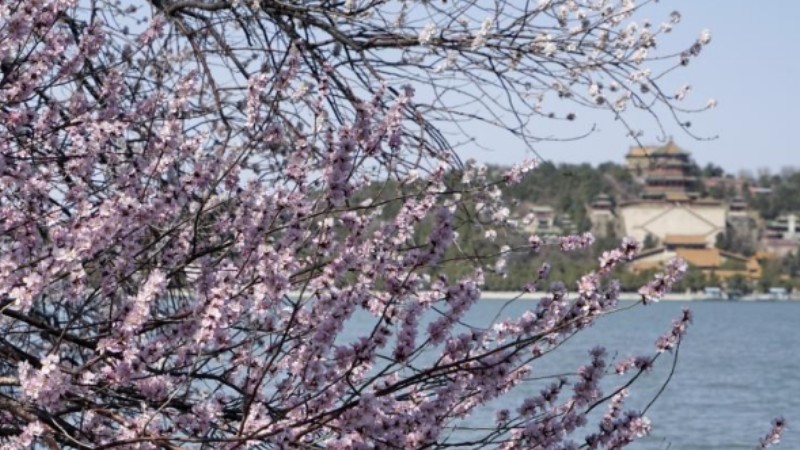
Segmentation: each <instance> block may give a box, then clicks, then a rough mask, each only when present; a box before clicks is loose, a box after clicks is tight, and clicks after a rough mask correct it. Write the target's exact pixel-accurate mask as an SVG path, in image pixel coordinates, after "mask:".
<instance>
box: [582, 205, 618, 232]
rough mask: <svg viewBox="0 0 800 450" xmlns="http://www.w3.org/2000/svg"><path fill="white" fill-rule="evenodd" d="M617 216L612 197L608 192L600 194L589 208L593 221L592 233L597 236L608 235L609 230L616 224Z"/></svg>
mask: <svg viewBox="0 0 800 450" xmlns="http://www.w3.org/2000/svg"><path fill="white" fill-rule="evenodd" d="M616 219H617V216H616V214H614V204H613V203H612V202H611V197H609V196H608V195H606V194H600V195H598V196H597V197H596V198H595V199H594V201H593V202H592V204H591V207H590V208H589V220H591V222H592V234H594V235H595V236H597V237H607V236H608V232H609V231H610V230H613V229H614V228H615V226H616Z"/></svg>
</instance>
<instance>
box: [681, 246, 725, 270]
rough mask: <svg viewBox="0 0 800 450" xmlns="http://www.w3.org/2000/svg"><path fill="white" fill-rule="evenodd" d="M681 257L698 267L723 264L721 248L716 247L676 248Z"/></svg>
mask: <svg viewBox="0 0 800 450" xmlns="http://www.w3.org/2000/svg"><path fill="white" fill-rule="evenodd" d="M675 254H676V255H677V256H678V257H679V258H683V259H684V260H686V262H687V263H689V264H690V265H692V266H697V267H719V266H720V265H722V258H721V257H720V255H719V250H717V249H715V248H704V249H693V248H679V249H676V250H675Z"/></svg>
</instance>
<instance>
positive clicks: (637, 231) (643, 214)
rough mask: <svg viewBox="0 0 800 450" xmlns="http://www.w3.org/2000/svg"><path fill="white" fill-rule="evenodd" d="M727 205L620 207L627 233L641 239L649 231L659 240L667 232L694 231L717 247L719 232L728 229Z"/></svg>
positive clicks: (677, 204) (637, 204)
mask: <svg viewBox="0 0 800 450" xmlns="http://www.w3.org/2000/svg"><path fill="white" fill-rule="evenodd" d="M725 214H726V208H725V206H723V205H698V204H691V203H666V202H664V203H660V202H659V203H656V202H653V203H644V202H643V203H636V204H630V205H623V206H621V207H620V208H619V216H620V218H621V219H622V222H623V227H624V229H625V234H626V235H628V236H633V237H634V238H636V239H638V240H639V241H640V242H641V241H643V240H644V238H645V236H647V234H648V233H650V234H652V235H654V236H655V237H657V238H658V239H659V240H660V241H663V240H664V237H665V236H666V235H668V234H693V235H701V236H704V237H705V238H706V242H708V245H709V246H710V247H713V246H714V243H715V242H716V239H717V234H719V233H723V232H725Z"/></svg>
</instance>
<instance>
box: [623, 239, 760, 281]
mask: <svg viewBox="0 0 800 450" xmlns="http://www.w3.org/2000/svg"><path fill="white" fill-rule="evenodd" d="M698 246H699V241H698V242H696V243H695V242H687V245H675V244H674V243H673V245H671V246H661V247H659V248H656V249H652V250H649V251H644V252H642V253H640V254H639V255H638V256H637V257H636V258H635V259H634V261H633V266H632V267H633V270H634V271H643V270H648V269H654V268H659V267H661V266H662V264H663V263H664V262H665V261H668V260H670V259H672V258H675V257H678V258H681V259H683V260H685V261H686V262H687V263H688V264H689V265H690V266H692V267H694V268H696V269H699V270H700V271H702V272H703V274H705V275H706V276H710V275H712V274H713V275H716V276H717V277H718V278H719V279H721V280H726V279H728V278H730V277H733V276H735V275H742V276H744V277H745V278H747V279H748V280H757V279H759V278H761V265H760V264H759V263H758V260H757V259H756V258H754V257H750V258H748V257H746V256H743V255H737V254H735V253H730V252H726V251H723V250H720V249H718V248H698Z"/></svg>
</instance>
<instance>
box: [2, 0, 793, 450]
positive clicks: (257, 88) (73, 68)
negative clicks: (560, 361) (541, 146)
mask: <svg viewBox="0 0 800 450" xmlns="http://www.w3.org/2000/svg"><path fill="white" fill-rule="evenodd" d="M534 3H535V2H522V1H519V2H518V1H515V0H498V1H492V2H489V1H469V2H458V1H451V2H447V1H445V0H442V1H434V0H406V1H400V2H398V1H389V0H346V1H329V0H314V1H299V0H255V1H250V0H239V1H237V0H231V1H228V0H150V1H149V2H147V1H144V0H141V1H137V0H134V1H126V2H119V1H112V0H18V1H16V0H0V69H1V72H2V73H1V74H0V328H1V329H2V335H1V336H0V417H2V421H0V445H2V446H3V447H2V448H7V449H20V448H50V449H55V448H76V449H111V448H131V449H134V448H135V449H190V448H225V449H240V448H242V449H243V448H309V447H331V448H437V447H447V446H462V447H478V446H490V447H498V448H564V449H567V448H578V447H583V448H619V447H622V446H624V445H626V444H628V443H630V442H631V441H632V440H633V439H635V438H636V437H639V436H643V435H645V434H647V432H648V430H649V422H648V421H647V419H646V418H645V417H644V416H643V414H642V412H641V411H639V412H624V408H623V402H624V396H625V394H626V392H627V389H628V388H629V387H631V383H632V382H633V380H635V379H636V378H637V376H638V375H637V374H639V373H641V372H642V371H645V370H648V369H649V368H650V367H651V365H652V364H653V363H654V362H655V360H656V359H657V358H658V357H659V355H667V354H668V353H665V352H664V351H665V350H672V349H674V348H676V346H678V345H679V343H680V340H681V337H682V335H683V333H684V331H685V328H686V326H687V324H688V323H689V322H690V320H691V316H690V314H689V313H688V312H686V313H685V314H684V315H683V316H682V317H680V318H678V319H677V320H676V322H675V324H674V327H673V328H672V329H671V330H670V331H668V332H667V334H665V335H664V336H663V337H662V338H661V339H659V341H658V342H657V343H656V345H655V346H654V348H653V354H652V355H645V356H641V357H638V358H634V359H631V360H623V361H619V362H617V363H616V369H617V371H619V372H626V371H628V372H629V376H628V377H627V378H620V380H622V381H620V383H619V386H618V388H616V389H613V390H612V391H607V392H602V390H601V389H600V385H599V381H600V379H601V378H603V377H604V375H606V374H607V372H608V371H609V358H608V355H607V354H606V352H605V351H604V350H603V349H602V348H597V349H595V350H593V351H592V352H591V354H590V355H587V358H588V359H587V363H586V365H585V366H584V367H581V368H575V369H576V372H575V376H574V377H571V378H567V379H558V380H555V382H554V383H553V384H552V385H551V386H550V387H549V388H547V389H545V390H544V391H543V392H542V393H541V395H538V396H535V397H531V398H525V399H522V400H509V401H508V402H507V405H508V406H507V407H506V408H502V409H500V410H498V411H495V413H496V420H495V421H494V422H490V423H488V424H487V427H486V428H483V429H481V430H472V432H471V433H469V434H468V435H466V434H459V433H457V432H454V431H453V430H454V424H455V423H457V422H458V421H459V420H460V419H462V418H464V417H467V416H468V415H470V414H471V413H472V412H473V411H475V410H476V408H479V407H482V406H483V405H486V404H487V402H489V401H491V400H493V399H496V398H498V397H501V396H503V395H504V394H505V393H507V392H509V391H511V390H513V389H514V387H515V386H517V385H519V384H520V383H524V382H525V379H526V375H527V373H528V371H529V370H530V367H531V365H534V364H535V362H536V360H537V359H538V358H539V357H540V356H541V355H543V354H546V353H548V352H550V351H552V350H555V349H557V348H558V346H559V344H560V343H562V342H563V341H564V340H565V339H567V338H569V337H570V336H572V335H573V334H575V333H577V332H579V331H580V330H581V329H583V328H584V327H586V326H588V325H589V324H591V323H592V322H593V320H594V319H595V318H596V317H598V316H600V315H603V314H605V313H607V312H609V311H612V310H613V309H614V308H615V306H616V299H617V297H618V293H619V292H618V287H617V286H618V285H617V284H616V283H615V282H614V281H613V279H612V277H611V274H612V270H613V269H614V268H615V267H616V266H618V265H619V264H622V263H624V261H625V260H629V259H630V258H632V257H633V255H634V254H635V253H636V251H637V249H638V244H636V243H635V242H632V241H630V240H625V241H624V242H623V243H622V244H621V245H620V247H619V248H617V249H614V250H611V251H609V252H607V253H606V254H605V255H604V256H603V258H602V259H601V261H600V262H599V264H598V267H597V270H596V271H595V272H593V273H589V274H587V275H586V276H585V277H583V278H582V279H581V280H577V281H578V289H577V292H573V293H568V289H567V288H566V287H565V285H564V284H559V283H554V284H552V285H551V287H548V285H547V284H545V280H546V278H547V269H546V266H543V269H542V271H540V273H539V274H532V275H531V284H530V285H528V289H531V290H534V289H535V290H540V291H542V294H541V297H542V300H541V301H540V302H539V303H538V304H537V305H536V306H535V307H534V308H533V309H532V310H530V311H527V312H526V313H525V314H523V315H521V316H520V317H514V318H510V319H506V320H502V321H497V322H496V323H494V324H493V325H492V326H491V327H488V328H474V327H472V328H465V327H463V326H462V325H461V324H460V319H461V318H462V317H463V316H464V314H465V312H466V311H467V310H468V309H469V308H470V306H471V305H473V304H474V303H475V301H476V300H478V298H479V297H480V289H481V280H482V277H483V273H484V271H486V270H501V269H502V265H503V261H504V259H503V258H504V257H506V256H507V255H508V254H510V253H513V252H520V251H525V252H531V251H536V250H537V249H538V248H539V247H540V246H542V245H552V244H555V245H560V246H561V247H562V248H563V249H564V250H565V251H569V250H574V249H576V248H579V247H585V246H587V245H590V244H591V237H590V236H588V235H581V236H565V237H563V238H561V239H560V240H558V241H556V242H551V241H543V240H542V239H539V238H538V237H536V236H532V237H531V238H530V240H529V245H527V246H526V247H525V248H518V247H513V248H512V247H510V246H502V245H501V243H500V242H499V241H498V242H497V243H496V248H495V247H492V248H493V250H492V251H489V252H486V253H485V254H469V255H467V254H464V253H463V252H460V251H459V247H458V245H456V244H457V241H458V238H457V236H458V233H459V230H462V229H465V228H468V227H474V226H482V227H492V229H495V228H496V229H507V228H509V227H511V226H512V225H513V223H510V222H509V221H508V218H507V217H506V216H507V214H506V213H505V211H507V210H505V209H504V207H503V206H502V204H501V202H500V196H499V195H498V192H499V190H498V189H499V186H498V185H497V183H495V182H491V181H489V180H488V179H487V178H486V177H484V176H483V172H482V171H481V170H480V169H479V168H477V167H474V166H473V165H470V164H467V165H464V164H462V163H461V162H460V160H459V158H458V156H457V151H456V150H457V148H458V143H459V142H464V141H466V138H468V137H470V136H469V132H468V131H466V130H468V129H469V128H468V127H467V126H466V125H468V124H471V123H482V124H485V125H487V126H493V127H497V128H498V129H500V130H501V131H505V132H508V133H512V134H513V135H514V136H516V137H518V138H519V140H520V143H521V145H524V144H526V143H527V144H531V143H533V142H535V141H536V140H537V139H539V138H540V137H539V136H537V135H536V133H535V131H534V130H535V127H533V126H532V125H531V124H533V123H537V122H538V121H542V120H545V121H546V120H549V119H552V120H573V119H575V113H572V112H570V113H567V114H565V115H563V117H562V116H560V115H559V114H556V113H550V112H548V111H549V109H548V108H550V106H549V104H548V101H553V102H561V103H562V104H564V105H574V106H579V107H580V106H582V107H584V108H597V109H601V110H604V111H606V112H607V113H608V114H611V115H613V116H615V117H617V118H618V119H620V123H622V124H623V126H625V125H624V124H626V123H627V122H626V121H625V120H626V119H625V117H626V115H625V111H626V110H627V109H635V108H638V109H644V110H650V111H652V110H653V109H654V108H656V107H659V108H661V107H665V108H666V110H667V111H669V114H670V115H673V116H674V117H676V118H677V121H678V123H679V124H680V125H681V126H686V123H685V122H683V119H680V117H681V114H683V113H685V112H687V111H688V110H686V109H684V108H683V107H681V106H680V104H679V103H678V102H679V101H680V100H682V99H683V97H684V96H685V94H686V92H687V90H688V88H687V87H684V88H681V89H679V90H678V92H677V93H676V94H672V93H667V92H666V91H665V90H663V89H662V86H660V85H659V83H657V82H656V80H659V79H660V78H661V75H662V73H661V72H653V71H652V70H653V69H649V68H648V64H649V63H650V62H651V60H653V59H654V58H661V59H660V61H661V63H660V67H661V70H662V71H663V72H668V71H670V70H671V69H672V68H673V66H674V67H680V66H681V65H685V64H688V63H689V62H690V61H691V60H692V59H693V58H694V57H695V56H697V55H698V54H699V53H700V52H701V50H702V49H703V47H704V46H705V45H706V44H707V43H708V42H709V39H710V38H709V35H708V34H707V33H703V34H701V35H700V37H699V38H698V39H697V41H696V42H692V43H690V45H689V46H688V48H687V49H686V50H685V51H683V52H679V53H677V54H674V55H661V54H660V55H656V54H655V53H654V52H655V45H656V42H657V41H658V40H659V39H661V37H662V36H663V35H664V34H665V33H668V32H669V30H670V29H671V28H672V27H673V26H674V25H675V24H676V23H678V21H679V19H680V16H679V15H678V14H677V13H673V14H672V15H671V16H670V17H667V18H665V19H666V21H665V23H663V24H661V25H656V24H652V25H651V24H646V23H642V22H637V21H636V20H634V19H635V17H636V13H637V12H638V10H639V9H640V8H643V7H646V3H648V2H644V3H645V5H635V4H634V2H633V1H632V0H630V1H622V2H609V1H604V0H552V1H547V0H546V1H541V2H538V3H537V4H534ZM663 58H667V60H668V61H671V62H672V63H673V64H672V66H669V67H665V66H664V65H663ZM553 111H555V109H554V110H553ZM459 126H461V127H462V130H463V133H464V134H463V136H458V137H456V138H453V137H452V135H448V134H446V133H445V132H444V130H451V131H452V130H453V127H459ZM630 131H631V132H632V134H633V135H634V137H635V136H636V131H635V130H630ZM448 136H451V137H448ZM530 167H531V164H530V163H523V164H521V165H520V166H517V167H515V168H513V169H511V170H510V171H509V172H508V173H507V175H506V177H505V179H504V182H506V183H513V182H515V181H517V180H518V179H519V177H521V176H523V175H524V173H525V172H526V171H528V170H529V169H530ZM453 174H457V175H458V177H457V182H454V181H453V180H454V177H453V176H452V175H453ZM376 186H384V187H385V189H380V188H378V189H376ZM367 188H369V189H367ZM367 191H369V192H376V191H377V192H378V193H379V195H375V196H372V197H366V196H365V194H364V192H367ZM467 204H469V205H472V206H470V207H466V206H465V205H467ZM390 205H391V206H393V207H392V208H388V207H389V206H390ZM493 233H494V232H493ZM487 235H488V233H487ZM491 245H495V244H491ZM453 261H458V263H459V264H462V265H464V266H465V267H469V268H470V269H469V275H467V276H464V277H463V278H459V279H447V278H446V277H444V276H441V274H440V271H439V268H440V267H441V265H442V264H446V263H447V262H453ZM683 271H685V264H683V263H682V262H680V261H674V262H672V263H670V264H669V265H668V266H667V267H666V269H665V271H664V273H662V274H661V275H659V276H658V277H657V278H656V279H655V280H653V282H652V283H650V284H648V285H647V286H644V287H643V288H642V291H641V293H642V299H643V301H651V300H655V299H657V298H658V297H659V296H661V295H662V294H663V293H664V292H665V291H667V290H668V289H669V288H670V286H671V284H672V283H673V282H674V281H675V280H676V279H677V278H678V277H679V276H680V275H681V273H682V272H683ZM567 281H570V282H572V281H575V280H567ZM356 316H358V317H371V318H372V319H374V320H372V321H371V322H369V326H366V327H362V328H361V329H362V333H361V335H360V336H358V337H357V338H355V339H351V340H346V339H342V337H341V334H342V331H343V330H344V329H345V328H346V326H347V325H348V323H349V322H351V321H352V319H353V317H356ZM631 374H633V376H630V375H631ZM598 407H603V408H608V410H607V412H606V413H605V415H603V416H602V420H601V422H600V423H599V424H591V423H589V424H587V423H586V422H587V414H588V413H589V412H590V411H592V410H594V409H596V408H598ZM779 425H780V426H781V427H782V426H783V424H782V423H780V424H779ZM779 431H780V430H779V429H778V431H775V432H773V433H772V434H771V435H769V436H768V437H767V438H765V440H764V441H763V445H769V444H770V443H772V442H773V441H775V440H776V439H777V436H778V435H779Z"/></svg>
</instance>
